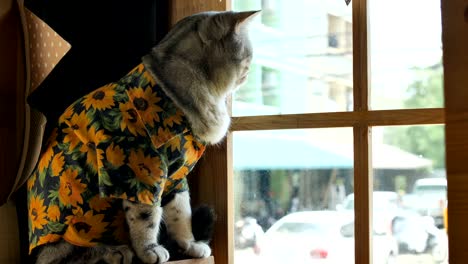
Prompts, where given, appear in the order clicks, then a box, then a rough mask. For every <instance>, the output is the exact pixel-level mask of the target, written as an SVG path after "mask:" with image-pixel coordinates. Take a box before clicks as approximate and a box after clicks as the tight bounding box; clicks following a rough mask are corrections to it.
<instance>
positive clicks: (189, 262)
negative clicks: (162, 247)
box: [167, 256, 215, 264]
mask: <svg viewBox="0 0 468 264" xmlns="http://www.w3.org/2000/svg"><path fill="white" fill-rule="evenodd" d="M214 263H215V262H214V258H213V256H210V257H207V258H202V259H185V260H178V261H170V262H167V264H214Z"/></svg>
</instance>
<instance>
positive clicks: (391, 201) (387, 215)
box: [337, 191, 399, 234]
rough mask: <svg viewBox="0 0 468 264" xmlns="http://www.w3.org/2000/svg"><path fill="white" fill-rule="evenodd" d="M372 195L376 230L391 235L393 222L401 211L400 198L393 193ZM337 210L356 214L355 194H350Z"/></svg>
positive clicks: (375, 193)
mask: <svg viewBox="0 0 468 264" xmlns="http://www.w3.org/2000/svg"><path fill="white" fill-rule="evenodd" d="M372 195H373V197H372V200H373V206H372V209H373V221H374V222H373V225H374V230H376V231H377V232H379V233H387V234H391V225H392V221H393V219H394V218H395V215H397V213H398V210H399V196H398V194H397V193H396V192H391V191H374V192H373V194H372ZM337 210H339V211H345V212H348V213H351V214H354V193H351V194H348V195H347V196H346V198H345V200H344V201H343V203H342V204H340V205H338V206H337Z"/></svg>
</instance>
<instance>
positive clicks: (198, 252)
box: [185, 241, 211, 258]
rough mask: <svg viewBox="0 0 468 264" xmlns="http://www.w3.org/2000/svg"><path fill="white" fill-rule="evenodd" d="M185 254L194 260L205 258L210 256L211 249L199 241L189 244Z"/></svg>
mask: <svg viewBox="0 0 468 264" xmlns="http://www.w3.org/2000/svg"><path fill="white" fill-rule="evenodd" d="M185 253H186V254H187V255H189V256H191V257H194V258H207V257H209V256H210V255H211V248H210V246H208V245H207V244H206V243H204V242H201V241H193V242H190V243H189V245H188V247H187V250H186V251H185Z"/></svg>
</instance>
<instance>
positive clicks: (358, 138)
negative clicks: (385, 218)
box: [353, 0, 402, 263]
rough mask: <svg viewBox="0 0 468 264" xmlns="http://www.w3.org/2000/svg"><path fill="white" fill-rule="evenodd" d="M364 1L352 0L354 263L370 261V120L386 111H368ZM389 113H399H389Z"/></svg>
mask: <svg viewBox="0 0 468 264" xmlns="http://www.w3.org/2000/svg"><path fill="white" fill-rule="evenodd" d="M367 21H368V19H367V1H366V0H357V1H356V0H353V107H354V108H353V109H354V111H355V112H354V113H353V114H354V115H357V116H358V118H356V119H355V120H354V121H355V122H357V123H355V124H356V125H355V126H354V131H353V135H354V195H355V198H354V217H355V222H354V229H355V237H354V243H355V245H356V246H355V247H354V252H355V254H354V258H355V263H371V261H370V260H371V259H372V241H371V239H372V238H371V235H370V234H371V232H370V230H371V227H370V224H371V221H370V220H369V210H370V209H372V206H371V205H372V201H370V200H369V199H371V198H372V195H369V194H370V193H371V192H372V187H371V186H372V184H370V183H371V182H372V175H371V173H372V170H371V169H370V143H371V140H370V129H371V128H370V127H369V126H370V125H372V124H371V123H372V122H371V120H372V119H376V121H386V122H388V120H389V118H388V117H386V118H385V117H384V116H385V115H389V114H388V112H383V115H382V113H380V114H379V113H377V114H376V112H372V113H369V112H368V110H369V88H368V70H369V69H368V67H367V61H368V54H367ZM390 116H391V117H393V118H395V117H399V118H401V117H402V116H401V115H399V114H398V113H397V114H396V115H394V114H390Z"/></svg>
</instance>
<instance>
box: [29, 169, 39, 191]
mask: <svg viewBox="0 0 468 264" xmlns="http://www.w3.org/2000/svg"><path fill="white" fill-rule="evenodd" d="M37 173H38V172H35V173H34V174H33V175H32V176H31V178H29V179H28V191H31V190H32V188H33V187H34V184H35V183H36V179H37Z"/></svg>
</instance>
